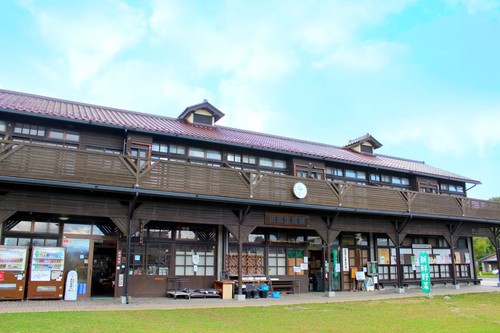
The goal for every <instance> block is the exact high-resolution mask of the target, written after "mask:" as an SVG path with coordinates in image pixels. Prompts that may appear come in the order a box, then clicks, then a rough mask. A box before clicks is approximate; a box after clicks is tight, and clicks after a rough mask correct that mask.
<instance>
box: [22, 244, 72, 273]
mask: <svg viewBox="0 0 500 333" xmlns="http://www.w3.org/2000/svg"><path fill="white" fill-rule="evenodd" d="M64 254H65V252H64V248H62V247H33V256H32V259H31V277H30V280H31V281H54V280H55V281H61V280H62V278H63V273H64Z"/></svg>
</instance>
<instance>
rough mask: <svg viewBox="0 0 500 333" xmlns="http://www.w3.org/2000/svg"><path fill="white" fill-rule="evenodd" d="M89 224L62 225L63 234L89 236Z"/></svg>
mask: <svg viewBox="0 0 500 333" xmlns="http://www.w3.org/2000/svg"><path fill="white" fill-rule="evenodd" d="M91 227H92V226H91V225H90V224H68V223H66V224H64V233H65V234H77V235H90V232H91V230H92V228H91Z"/></svg>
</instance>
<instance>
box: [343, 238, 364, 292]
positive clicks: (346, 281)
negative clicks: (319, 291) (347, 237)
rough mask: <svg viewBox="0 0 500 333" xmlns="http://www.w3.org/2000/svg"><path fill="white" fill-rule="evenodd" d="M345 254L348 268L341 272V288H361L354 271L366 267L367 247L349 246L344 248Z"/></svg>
mask: <svg viewBox="0 0 500 333" xmlns="http://www.w3.org/2000/svg"><path fill="white" fill-rule="evenodd" d="M346 254H347V256H348V257H347V258H345V259H346V263H348V270H347V271H344V272H343V277H344V278H343V290H344V291H348V290H351V291H357V290H361V282H359V281H357V280H356V272H357V271H361V270H363V268H366V265H367V264H368V248H366V247H358V246H356V247H350V248H346V249H345V250H344V255H346Z"/></svg>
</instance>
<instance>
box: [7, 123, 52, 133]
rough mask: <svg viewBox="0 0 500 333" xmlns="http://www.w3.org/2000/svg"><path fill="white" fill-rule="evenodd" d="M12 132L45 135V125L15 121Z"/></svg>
mask: <svg viewBox="0 0 500 333" xmlns="http://www.w3.org/2000/svg"><path fill="white" fill-rule="evenodd" d="M14 133H17V134H25V135H34V136H45V127H43V126H36V125H30V124H23V123H16V124H15V125H14Z"/></svg>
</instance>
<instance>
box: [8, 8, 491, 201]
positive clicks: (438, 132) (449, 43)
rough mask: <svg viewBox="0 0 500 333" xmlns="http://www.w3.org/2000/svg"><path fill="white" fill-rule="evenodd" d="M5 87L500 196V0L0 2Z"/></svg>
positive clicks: (480, 195) (476, 193)
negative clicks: (337, 155) (464, 182)
mask: <svg viewBox="0 0 500 333" xmlns="http://www.w3.org/2000/svg"><path fill="white" fill-rule="evenodd" d="M0 22H1V25H2V29H1V30H0V42H1V45H2V47H1V49H0V87H1V88H3V89H10V90H17V91H23V92H29V93H34V94H41V95H46V96H51V97H58V98H64V99H69V100H75V101H81V102H88V103H93V104H99V105H105V106H111V107H117V108H123V109H127V110H136V111H141V112H147V113H154V114H161V115H165V116H170V117H177V116H178V115H179V114H180V113H181V112H182V111H183V110H184V109H185V108H186V107H187V106H190V105H193V104H197V103H199V102H201V101H202V100H203V99H208V100H209V101H210V102H211V103H212V104H213V105H215V106H216V107H218V108H219V109H220V110H221V111H223V112H224V113H225V114H226V116H225V117H224V118H223V119H222V120H221V121H220V123H221V124H223V125H226V126H231V127H238V128H244V129H250V130H255V131H260V132H265V133H272V134H277V135H282V136H288V137H294V138H300V139H305V140H311V141H317V142H324V143H328V144H333V145H338V146H342V145H344V144H346V143H347V142H348V141H349V139H354V138H356V137H359V136H361V135H364V134H365V133H370V134H372V135H373V136H374V137H375V138H376V139H377V140H378V141H380V142H381V143H382V144H383V145H384V146H383V147H382V148H380V149H379V150H378V151H377V152H378V153H381V154H386V155H393V156H398V157H404V158H410V159H415V160H419V161H425V162H426V163H428V164H430V165H433V166H436V167H439V168H442V169H445V170H448V171H452V172H455V173H458V174H460V175H463V176H466V177H469V178H473V179H477V180H480V181H481V182H482V183H483V184H482V185H478V186H476V187H474V188H473V189H472V190H471V191H470V192H469V196H470V197H474V198H480V199H489V198H491V197H497V196H500V190H499V189H500V177H499V173H498V165H499V164H500V130H499V127H500V61H499V59H500V1H497V0H427V1H410V0H408V1H405V0H401V1H397V0H395V1H389V0H388V1H379V0H373V1H363V0H358V1H347V0H345V1H336V0H330V1H306V0H304V1H272V0H266V1H260V0H254V1H216V0H212V1H188V0H183V1H160V0H158V1H154V0H150V1H139V0H135V1H132V0H130V1H119V0H87V1H56V0H44V1H41V0H40V1H34V0H33V1H30V0H20V1H13V0H3V1H1V2H0Z"/></svg>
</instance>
